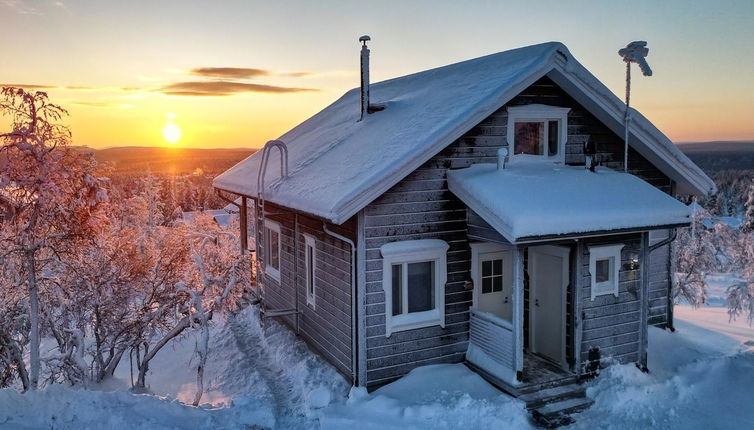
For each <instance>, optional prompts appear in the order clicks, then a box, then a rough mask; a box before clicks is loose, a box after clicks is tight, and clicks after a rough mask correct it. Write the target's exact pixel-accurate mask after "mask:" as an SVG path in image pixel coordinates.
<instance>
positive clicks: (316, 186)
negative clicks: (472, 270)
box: [214, 42, 708, 224]
mask: <svg viewBox="0 0 754 430" xmlns="http://www.w3.org/2000/svg"><path fill="white" fill-rule="evenodd" d="M563 65H567V68H570V69H573V70H576V71H578V72H579V73H580V74H581V75H583V76H586V75H588V76H590V77H591V79H592V80H593V81H595V82H597V84H599V81H597V80H596V78H594V77H593V76H592V75H591V74H589V72H588V71H586V69H584V68H583V66H581V65H580V64H578V62H576V61H575V60H574V59H572V58H571V57H570V54H569V53H568V50H567V49H566V48H565V46H563V45H562V44H560V43H556V42H550V43H545V44H540V45H533V46H529V47H525V48H519V49H515V50H511V51H506V52H501V53H498V54H492V55H488V56H485V57H480V58H476V59H472V60H468V61H464V62H461V63H456V64H451V65H448V66H444V67H440V68H437V69H432V70H427V71H423V72H419V73H415V74H412V75H408V76H404V77H400V78H395V79H391V80H387V81H383V82H378V83H375V84H372V86H371V87H370V92H371V98H372V101H373V102H374V103H380V104H385V105H386V106H387V108H386V109H385V110H383V111H381V112H378V113H375V114H372V115H367V116H366V117H365V118H364V120H362V121H358V120H359V116H360V111H359V104H360V94H359V90H358V88H357V89H353V90H351V91H348V92H347V93H346V94H345V95H343V96H342V97H341V98H340V99H338V100H337V101H335V102H334V103H332V104H331V105H330V106H328V107H326V108H325V109H324V110H322V111H321V112H319V113H317V114H316V115H314V116H313V117H311V118H309V119H308V120H306V121H304V122H303V123H301V124H300V125H298V126H296V127H295V128H293V129H292V130H291V131H289V132H288V133H286V134H284V135H283V136H281V137H280V140H282V141H283V142H285V143H286V145H287V147H288V156H289V176H288V177H287V178H286V179H285V180H283V181H281V180H280V176H279V173H280V172H279V170H278V169H277V168H276V166H277V165H278V164H279V163H280V161H279V157H280V155H279V153H278V152H277V151H275V152H272V153H271V154H270V160H269V164H268V165H269V166H270V168H269V169H268V170H267V172H266V176H265V184H266V185H265V192H264V196H265V199H266V200H268V201H271V202H274V203H277V204H279V205H282V206H286V207H289V208H294V209H298V210H301V211H304V212H307V213H310V214H313V215H317V216H320V217H323V218H326V219H329V220H331V221H332V222H334V223H337V224H340V223H343V222H345V221H346V220H347V219H348V218H350V217H351V216H353V215H354V214H356V213H357V212H358V211H359V210H361V209H362V208H363V207H365V206H366V205H367V204H369V203H370V202H371V201H373V200H374V199H375V198H377V197H379V196H380V195H381V194H382V193H384V192H385V191H387V190H388V189H389V188H390V187H392V186H393V185H395V184H396V183H398V182H399V181H400V180H401V179H403V178H404V177H405V176H407V175H408V174H409V173H411V172H412V171H413V170H415V169H417V168H418V167H419V166H421V164H423V163H424V162H426V161H427V160H428V159H429V158H431V157H432V156H434V155H435V154H436V153H438V152H439V151H441V150H442V149H443V148H445V147H446V146H448V145H449V144H451V143H452V142H453V141H454V140H456V139H457V138H459V137H461V136H462V135H463V134H464V133H465V132H467V131H468V130H469V129H471V128H472V127H474V126H475V125H476V124H477V123H478V122H480V121H482V120H483V119H484V118H486V117H487V116H488V115H490V114H491V113H493V112H494V111H495V110H497V109H499V108H500V107H501V106H503V105H504V104H505V103H507V102H508V101H509V100H510V99H511V98H513V97H515V96H516V95H517V94H518V93H520V92H521V91H522V90H523V89H525V88H526V87H528V86H529V85H530V84H532V83H533V82H535V81H536V80H537V79H539V78H541V77H542V76H544V75H546V74H548V73H550V72H552V71H554V70H565V69H564V68H563ZM563 73H568V72H565V71H564V72H563ZM571 73H573V72H571ZM582 85H583V83H582ZM599 85H601V84H599ZM584 86H585V87H586V90H585V91H588V90H590V89H591V91H592V92H594V89H593V87H590V86H588V85H584ZM603 87H604V86H603ZM608 93H609V91H608ZM610 95H611V96H612V98H614V99H616V100H618V99H617V97H615V95H612V93H610ZM589 97H598V95H591V96H589ZM599 97H603V96H601V95H599ZM613 103H614V101H613ZM618 103H620V100H618ZM603 104H605V103H604V102H603ZM642 118H643V117H642ZM663 137H664V136H663ZM665 139H667V138H665ZM668 142H669V141H668ZM670 145H672V143H671V144H670ZM673 149H674V147H673ZM675 151H676V152H678V153H679V154H680V151H678V150H677V149H675ZM680 156H681V157H684V156H683V155H682V154H681V155H680ZM684 158H685V157H684ZM686 160H688V159H686ZM260 161H261V152H258V153H256V154H253V155H252V156H250V157H248V158H247V159H245V160H243V161H241V162H240V163H238V164H237V165H235V166H234V167H232V168H231V169H229V170H228V171H226V172H225V173H223V174H222V175H220V176H218V177H217V178H216V179H215V181H214V186H215V187H217V188H220V189H223V190H226V191H230V192H233V193H237V194H242V195H247V196H251V197H256V196H257V184H256V179H257V171H258V168H259V164H260ZM689 163H691V162H690V161H689ZM691 165H692V166H693V163H691ZM699 172H701V171H699ZM702 175H703V173H702ZM676 176H677V175H676ZM704 178H706V176H704ZM707 179H708V178H707Z"/></svg>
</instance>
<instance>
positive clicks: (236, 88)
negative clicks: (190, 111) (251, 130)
mask: <svg viewBox="0 0 754 430" xmlns="http://www.w3.org/2000/svg"><path fill="white" fill-rule="evenodd" d="M157 91H158V92H160V93H162V94H165V95H171V96H186V97H211V96H215V97H223V96H230V95H233V94H240V93H267V94H284V93H301V92H310V91H319V90H317V89H314V88H293V87H278V86H274V85H262V84H247V83H244V82H229V81H207V82H201V81H198V82H176V83H173V84H169V85H166V86H164V87H162V88H160V89H158V90H157Z"/></svg>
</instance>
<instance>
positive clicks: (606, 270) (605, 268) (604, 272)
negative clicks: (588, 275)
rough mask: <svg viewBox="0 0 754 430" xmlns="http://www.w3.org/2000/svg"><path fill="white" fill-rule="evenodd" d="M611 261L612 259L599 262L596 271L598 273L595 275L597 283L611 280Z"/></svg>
mask: <svg viewBox="0 0 754 430" xmlns="http://www.w3.org/2000/svg"><path fill="white" fill-rule="evenodd" d="M610 260H612V258H609V259H604V260H597V262H596V264H595V271H596V272H597V273H595V274H594V276H595V277H596V280H597V282H607V281H609V280H610Z"/></svg>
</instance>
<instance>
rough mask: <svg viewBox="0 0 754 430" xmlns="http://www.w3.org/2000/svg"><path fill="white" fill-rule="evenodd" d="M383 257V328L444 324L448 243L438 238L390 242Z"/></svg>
mask: <svg viewBox="0 0 754 430" xmlns="http://www.w3.org/2000/svg"><path fill="white" fill-rule="evenodd" d="M380 251H381V252H382V257H383V265H382V268H383V269H382V273H383V277H382V286H383V290H384V291H385V331H386V333H385V334H386V336H390V335H391V334H392V333H393V332H396V331H403V330H411V329H416V328H421V327H429V326H433V325H440V326H442V327H444V326H445V309H444V308H445V283H446V282H447V251H448V244H447V243H445V242H444V241H442V240H437V239H425V240H408V241H403V242H392V243H388V244H385V245H383V246H382V248H380Z"/></svg>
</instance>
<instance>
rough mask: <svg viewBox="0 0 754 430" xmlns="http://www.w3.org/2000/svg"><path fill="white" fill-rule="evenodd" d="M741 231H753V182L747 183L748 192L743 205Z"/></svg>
mask: <svg viewBox="0 0 754 430" xmlns="http://www.w3.org/2000/svg"><path fill="white" fill-rule="evenodd" d="M741 231H743V232H744V233H747V234H750V233H752V232H754V184H751V185H749V194H748V197H747V199H746V204H745V205H744V219H743V223H741Z"/></svg>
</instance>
